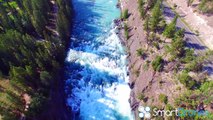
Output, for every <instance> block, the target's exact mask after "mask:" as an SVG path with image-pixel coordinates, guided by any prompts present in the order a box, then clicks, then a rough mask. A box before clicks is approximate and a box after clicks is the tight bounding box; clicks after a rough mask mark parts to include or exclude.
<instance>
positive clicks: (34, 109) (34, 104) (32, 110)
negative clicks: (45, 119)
mask: <svg viewBox="0 0 213 120" xmlns="http://www.w3.org/2000/svg"><path fill="white" fill-rule="evenodd" d="M46 101H47V98H45V97H44V96H43V95H41V94H38V93H36V94H35V95H34V96H33V98H32V101H31V104H30V106H29V110H28V111H27V116H30V117H35V116H36V115H37V114H39V113H41V112H42V111H43V110H44V108H45V106H44V105H45V102H46Z"/></svg>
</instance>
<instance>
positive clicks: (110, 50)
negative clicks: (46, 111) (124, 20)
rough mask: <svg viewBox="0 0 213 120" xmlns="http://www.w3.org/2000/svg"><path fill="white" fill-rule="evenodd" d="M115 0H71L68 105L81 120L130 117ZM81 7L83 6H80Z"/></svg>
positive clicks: (125, 63)
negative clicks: (71, 29)
mask: <svg viewBox="0 0 213 120" xmlns="http://www.w3.org/2000/svg"><path fill="white" fill-rule="evenodd" d="M116 3H117V1H116V0H111V1H108V0H96V1H95V0H73V6H74V10H75V12H76V15H75V18H74V28H73V32H72V39H71V41H72V42H73V44H72V45H71V47H70V50H69V52H68V55H67V59H66V63H67V70H66V76H67V81H66V87H65V91H66V93H67V94H68V98H67V104H68V105H69V106H71V108H72V111H73V112H74V113H79V117H78V118H75V119H76V120H77V119H81V120H132V119H133V117H132V113H131V108H130V105H129V102H128V99H129V95H130V88H129V86H128V84H127V83H128V79H129V78H128V76H127V59H126V57H127V55H126V53H125V49H124V48H123V46H122V44H121V42H120V40H119V37H118V36H117V34H116V31H117V29H116V27H115V26H114V24H113V20H114V19H116V18H118V17H119V15H120V11H119V9H117V8H116ZM83 7H84V8H83Z"/></svg>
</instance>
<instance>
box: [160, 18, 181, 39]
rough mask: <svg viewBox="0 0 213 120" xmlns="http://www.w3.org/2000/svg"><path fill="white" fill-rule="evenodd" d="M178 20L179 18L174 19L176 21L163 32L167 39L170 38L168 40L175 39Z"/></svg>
mask: <svg viewBox="0 0 213 120" xmlns="http://www.w3.org/2000/svg"><path fill="white" fill-rule="evenodd" d="M177 18H178V17H177V16H176V17H175V18H174V20H173V21H172V22H171V23H170V24H169V25H168V26H166V29H165V30H164V32H163V35H164V36H165V37H168V38H173V37H174V34H175V31H176V21H177Z"/></svg>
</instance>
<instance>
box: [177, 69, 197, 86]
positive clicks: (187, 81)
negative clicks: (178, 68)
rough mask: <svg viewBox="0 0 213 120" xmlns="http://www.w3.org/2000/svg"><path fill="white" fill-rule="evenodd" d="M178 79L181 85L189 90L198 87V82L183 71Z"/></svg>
mask: <svg viewBox="0 0 213 120" xmlns="http://www.w3.org/2000/svg"><path fill="white" fill-rule="evenodd" d="M178 79H179V80H180V83H182V84H183V85H184V86H185V87H186V88H187V89H193V88H194V87H195V85H196V82H195V81H194V80H193V79H192V78H191V77H190V76H189V74H188V72H186V71H183V72H182V73H181V74H180V75H179V76H178Z"/></svg>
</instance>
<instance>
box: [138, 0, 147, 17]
mask: <svg viewBox="0 0 213 120" xmlns="http://www.w3.org/2000/svg"><path fill="white" fill-rule="evenodd" d="M138 9H139V12H140V16H141V18H142V19H144V18H145V16H146V11H145V1H144V0H138Z"/></svg>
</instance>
